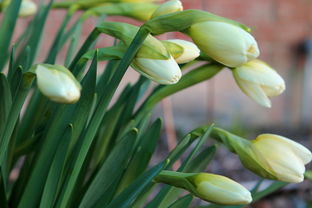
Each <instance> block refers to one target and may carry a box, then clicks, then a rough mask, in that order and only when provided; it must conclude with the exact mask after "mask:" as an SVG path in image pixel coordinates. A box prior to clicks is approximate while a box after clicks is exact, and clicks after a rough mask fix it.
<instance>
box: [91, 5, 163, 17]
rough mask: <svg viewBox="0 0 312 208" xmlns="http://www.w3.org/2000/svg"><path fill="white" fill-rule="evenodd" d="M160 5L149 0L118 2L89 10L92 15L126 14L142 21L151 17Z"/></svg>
mask: <svg viewBox="0 0 312 208" xmlns="http://www.w3.org/2000/svg"><path fill="white" fill-rule="evenodd" d="M158 7H159V5H157V4H153V3H147V2H132V3H117V4H107V5H103V6H98V7H93V8H91V9H88V10H87V13H90V14H92V15H96V16H100V15H103V14H105V15H108V16H126V17H131V18H134V19H137V20H141V21H147V20H149V19H150V18H151V16H152V14H153V13H154V11H155V10H156V9H157V8H158Z"/></svg>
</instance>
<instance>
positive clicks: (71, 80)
mask: <svg viewBox="0 0 312 208" xmlns="http://www.w3.org/2000/svg"><path fill="white" fill-rule="evenodd" d="M34 71H35V73H36V75H37V85H38V88H39V90H40V92H41V93H42V94H44V95H45V96H47V97H48V98H49V99H50V100H52V101H54V102H58V103H75V102H77V101H78V100H79V98H80V90H81V86H80V84H79V82H78V81H77V80H76V79H75V77H74V76H73V75H72V74H71V72H70V71H69V70H68V69H66V68H65V67H63V66H60V65H50V64H39V65H37V66H36V68H35V69H34Z"/></svg>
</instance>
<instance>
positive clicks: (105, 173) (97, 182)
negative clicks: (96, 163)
mask: <svg viewBox="0 0 312 208" xmlns="http://www.w3.org/2000/svg"><path fill="white" fill-rule="evenodd" d="M137 134H138V131H137V130H136V129H134V130H132V131H131V132H129V134H127V135H126V136H125V137H124V138H123V139H122V140H121V141H120V143H118V144H116V146H115V147H114V149H113V150H112V152H111V154H110V155H109V156H108V158H107V159H106V160H105V163H103V165H102V167H101V168H100V170H99V171H98V173H97V175H96V176H95V177H94V179H93V181H92V183H91V184H90V186H89V188H88V190H87V192H86V193H85V195H84V197H83V199H82V201H81V204H80V206H79V207H92V206H93V205H95V204H96V203H97V201H98V200H99V199H100V198H101V196H102V194H103V193H104V192H105V191H106V189H107V188H108V187H109V186H110V185H111V184H112V183H113V182H114V180H116V179H117V178H118V176H120V175H121V174H122V172H123V168H124V167H125V165H126V163H127V161H128V159H129V155H130V154H131V152H132V149H133V146H134V142H135V140H136V137H137Z"/></svg>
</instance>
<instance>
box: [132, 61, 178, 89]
mask: <svg viewBox="0 0 312 208" xmlns="http://www.w3.org/2000/svg"><path fill="white" fill-rule="evenodd" d="M131 66H132V67H133V68H134V69H135V70H136V71H138V72H139V73H141V74H142V75H143V76H145V77H147V78H149V79H151V80H153V81H155V82H157V83H159V84H164V85H169V84H175V83H177V82H178V81H179V80H180V78H181V76H182V73H181V70H180V67H179V66H178V64H177V62H176V61H175V60H174V59H173V58H172V57H170V58H169V59H166V60H162V59H158V60H157V59H148V58H135V59H134V60H133V62H132V65H131Z"/></svg>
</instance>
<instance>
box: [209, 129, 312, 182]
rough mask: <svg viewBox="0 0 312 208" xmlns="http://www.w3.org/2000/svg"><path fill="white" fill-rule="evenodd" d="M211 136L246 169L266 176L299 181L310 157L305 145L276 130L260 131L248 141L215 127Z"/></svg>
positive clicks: (311, 156)
mask: <svg viewBox="0 0 312 208" xmlns="http://www.w3.org/2000/svg"><path fill="white" fill-rule="evenodd" d="M212 136H213V137H214V138H216V139H217V140H219V141H221V142H222V143H223V144H224V145H226V146H227V147H228V148H229V149H230V150H231V151H232V152H234V153H236V154H237V155H238V156H239V158H240V160H241V162H242V163H243V165H244V166H245V167H246V168H247V169H249V170H251V171H253V172H254V173H256V174H257V175H259V176H261V177H264V178H268V179H273V180H280V181H284V182H290V183H299V182H301V181H302V180H303V178H304V176H303V174H304V172H305V167H304V165H306V164H307V163H309V162H310V161H311V160H312V154H311V152H310V151H309V150H308V149H307V148H306V147H304V146H302V145H301V144H299V143H297V142H294V141H292V140H290V139H287V138H285V137H282V136H279V135H275V134H262V135H259V136H258V137H257V138H256V139H255V140H251V141H249V140H246V139H244V138H241V137H239V136H236V135H234V134H231V133H229V132H227V131H225V130H223V129H219V128H214V129H213V132H212Z"/></svg>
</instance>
